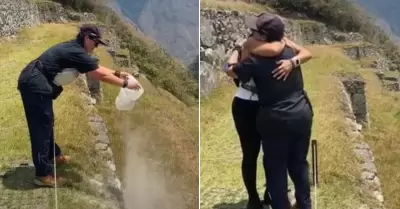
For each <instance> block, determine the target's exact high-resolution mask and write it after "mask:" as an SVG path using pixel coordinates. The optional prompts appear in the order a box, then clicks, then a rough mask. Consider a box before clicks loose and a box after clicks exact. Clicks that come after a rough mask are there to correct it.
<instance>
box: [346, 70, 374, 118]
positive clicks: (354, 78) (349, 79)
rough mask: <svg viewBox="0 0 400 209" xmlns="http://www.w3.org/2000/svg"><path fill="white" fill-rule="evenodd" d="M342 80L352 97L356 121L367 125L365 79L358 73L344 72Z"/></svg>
mask: <svg viewBox="0 0 400 209" xmlns="http://www.w3.org/2000/svg"><path fill="white" fill-rule="evenodd" d="M341 82H342V83H343V85H344V87H345V89H346V92H347V94H348V95H349V97H350V101H351V107H352V109H353V114H354V116H355V120H356V122H357V123H358V124H360V125H362V126H366V125H367V124H368V123H369V120H368V110H367V100H366V95H365V81H364V80H363V79H362V78H361V76H360V75H358V74H345V75H344V74H342V76H341Z"/></svg>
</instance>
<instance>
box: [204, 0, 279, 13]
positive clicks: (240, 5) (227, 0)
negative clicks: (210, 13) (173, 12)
mask: <svg viewBox="0 0 400 209" xmlns="http://www.w3.org/2000/svg"><path fill="white" fill-rule="evenodd" d="M200 7H201V8H202V9H206V8H211V9H223V10H233V11H241V12H253V13H261V12H275V10H274V9H272V8H271V7H268V6H266V5H262V4H256V3H252V4H249V3H247V2H243V1H231V0H201V1H200Z"/></svg>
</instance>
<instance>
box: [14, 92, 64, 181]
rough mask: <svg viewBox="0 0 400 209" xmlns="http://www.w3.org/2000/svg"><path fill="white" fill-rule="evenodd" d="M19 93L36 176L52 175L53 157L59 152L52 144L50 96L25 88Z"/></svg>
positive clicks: (51, 102)
mask: <svg viewBox="0 0 400 209" xmlns="http://www.w3.org/2000/svg"><path fill="white" fill-rule="evenodd" d="M20 93H21V97H22V102H23V105H24V109H25V116H26V120H27V123H28V128H29V135H30V139H31V149H32V159H33V164H34V165H35V168H36V176H47V175H52V174H53V167H52V166H53V165H52V164H51V162H52V160H53V157H54V155H55V156H58V155H60V154H61V150H60V148H59V147H58V145H57V144H54V113H53V100H52V98H51V96H47V95H43V94H38V93H33V92H30V91H27V90H20ZM53 146H55V153H54V151H53V150H54V148H53Z"/></svg>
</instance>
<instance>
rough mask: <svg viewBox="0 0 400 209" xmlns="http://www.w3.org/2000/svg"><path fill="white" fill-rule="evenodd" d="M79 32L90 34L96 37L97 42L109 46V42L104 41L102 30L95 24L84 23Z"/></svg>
mask: <svg viewBox="0 0 400 209" xmlns="http://www.w3.org/2000/svg"><path fill="white" fill-rule="evenodd" d="M79 33H80V34H81V35H84V36H85V35H88V36H90V37H92V38H94V39H96V41H97V42H99V43H100V44H102V45H104V46H108V44H106V42H104V41H103V40H102V39H101V38H102V36H101V32H100V29H99V28H98V27H97V26H96V25H93V24H84V25H82V26H81V27H80V30H79Z"/></svg>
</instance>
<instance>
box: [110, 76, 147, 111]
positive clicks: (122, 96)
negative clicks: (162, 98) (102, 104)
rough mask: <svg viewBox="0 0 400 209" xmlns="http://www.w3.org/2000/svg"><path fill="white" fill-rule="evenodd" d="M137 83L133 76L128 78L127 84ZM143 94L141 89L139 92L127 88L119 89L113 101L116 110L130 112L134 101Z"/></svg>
mask: <svg viewBox="0 0 400 209" xmlns="http://www.w3.org/2000/svg"><path fill="white" fill-rule="evenodd" d="M131 82H137V80H136V79H135V78H134V77H133V76H129V77H128V83H131ZM143 92H144V89H143V87H142V88H140V89H139V90H133V89H128V88H121V89H120V90H119V94H118V96H117V98H116V99H115V106H116V108H117V109H118V110H125V111H128V110H132V109H133V108H134V107H135V104H136V101H137V100H138V99H139V98H140V97H141V96H142V94H143Z"/></svg>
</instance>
